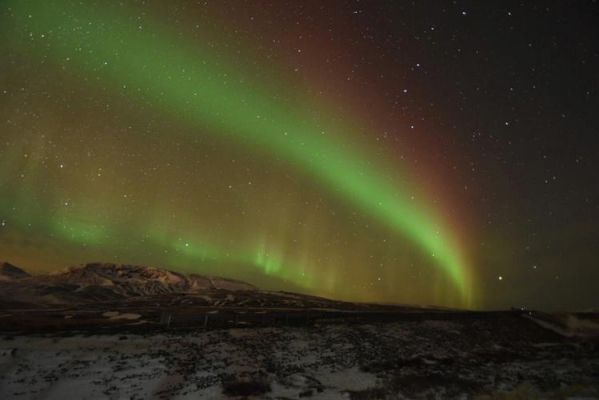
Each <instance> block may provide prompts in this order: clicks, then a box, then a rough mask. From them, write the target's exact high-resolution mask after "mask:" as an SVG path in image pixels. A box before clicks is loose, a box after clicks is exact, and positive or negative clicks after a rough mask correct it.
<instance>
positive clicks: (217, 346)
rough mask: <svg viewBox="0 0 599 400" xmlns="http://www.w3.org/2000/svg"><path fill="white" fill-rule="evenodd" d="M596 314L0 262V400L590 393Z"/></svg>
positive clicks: (125, 269) (596, 376)
mask: <svg viewBox="0 0 599 400" xmlns="http://www.w3.org/2000/svg"><path fill="white" fill-rule="evenodd" d="M598 338H599V317H598V315H597V314H596V313H578V314H571V313H570V314H567V313H562V314H545V313H540V312H533V311H528V310H511V311H499V312H472V311H458V310H447V309H434V308H422V307H399V306H385V305H376V304H355V303H347V302H340V301H334V300H328V299H323V298H320V297H314V296H306V295H301V294H294V293H286V292H268V291H261V290H259V289H257V288H255V287H254V286H252V285H249V284H247V283H244V282H238V281H233V280H228V279H223V278H215V277H204V276H200V275H185V274H180V273H176V272H171V271H166V270H162V269H158V268H149V267H138V266H128V265H113V264H87V265H84V266H80V267H75V268H71V269H68V270H66V271H64V272H61V273H58V274H52V275H44V276H30V275H29V274H28V273H26V272H25V271H23V270H21V269H19V268H18V267H15V266H14V265H10V264H8V263H4V264H2V265H0V399H65V398H78V399H79V398H81V399H84V398H85V399H220V398H225V399H226V398H231V399H242V398H255V399H300V398H314V399H446V398H447V399H537V398H547V399H571V400H574V399H577V400H581V399H587V400H588V399H599V339H598Z"/></svg>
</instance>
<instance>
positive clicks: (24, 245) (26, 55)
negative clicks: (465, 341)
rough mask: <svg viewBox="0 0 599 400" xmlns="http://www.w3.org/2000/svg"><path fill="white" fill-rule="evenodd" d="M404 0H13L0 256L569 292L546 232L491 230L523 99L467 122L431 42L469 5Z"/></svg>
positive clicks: (378, 294) (363, 285)
mask: <svg viewBox="0 0 599 400" xmlns="http://www.w3.org/2000/svg"><path fill="white" fill-rule="evenodd" d="M400 3H401V2H398V3H395V4H394V3H393V2H390V3H389V4H387V3H383V2H381V3H373V4H371V5H369V6H364V7H362V5H360V3H359V2H358V3H353V2H331V3H330V4H326V5H320V4H319V3H318V2H299V3H293V4H291V3H288V2H280V3H272V4H271V3H267V2H255V3H250V4H245V3H241V2H207V3H190V2H183V1H181V2H179V1H177V2H174V3H172V4H171V3H169V4H167V3H163V4H158V3H155V4H146V3H144V2H136V1H132V2H125V3H119V4H114V5H107V4H104V3H101V2H93V1H92V2H83V3H80V2H75V1H71V0H60V1H56V2H44V1H31V2H20V1H9V2H6V3H5V4H3V5H2V16H1V22H2V24H1V28H0V30H1V31H2V41H1V48H2V52H3V54H4V55H5V57H4V61H3V62H2V71H3V72H2V81H1V84H2V87H0V90H2V93H0V95H1V100H0V104H1V105H2V117H3V122H2V123H3V126H2V130H1V135H2V136H1V138H0V139H1V140H0V156H1V157H0V194H1V197H0V220H1V221H2V227H1V230H0V254H1V255H2V257H1V258H5V259H8V260H10V261H12V262H14V263H17V264H20V265H23V266H25V267H28V268H31V269H33V270H38V271H47V270H53V269H57V268H62V267H64V266H66V265H69V264H76V263H83V262H88V261H115V262H119V263H133V264H147V265H160V266H164V267H168V268H173V269H180V270H185V271H193V272H198V273H203V274H214V275H221V276H225V277H232V278H238V279H242V280H247V281H249V282H252V283H254V284H257V285H258V286H262V287H265V288H268V289H283V290H296V291H301V292H305V293H311V294H317V295H324V296H329V297H335V298H340V299H346V300H359V301H384V302H401V303H417V304H439V305H448V306H461V307H492V306H496V305H499V304H501V305H504V304H506V303H507V304H521V303H522V302H525V301H526V300H527V299H530V298H535V295H534V294H533V293H537V292H535V290H537V291H538V290H541V289H534V290H532V289H531V291H530V292H527V290H526V287H527V282H529V281H527V280H526V278H525V277H524V275H522V272H521V271H522V270H523V269H525V268H526V269H529V268H531V266H532V267H534V268H533V269H534V273H538V275H543V274H545V275H543V276H545V278H544V279H546V280H549V279H551V281H550V282H551V285H555V279H554V276H556V273H555V271H554V269H555V268H557V267H555V266H554V267H552V268H553V269H551V270H550V269H547V270H545V271H542V270H537V269H541V267H540V264H541V263H542V261H538V262H537V261H532V262H531V258H530V256H529V255H528V254H527V253H530V247H531V245H527V244H522V243H514V242H512V240H514V239H515V238H516V237H519V236H520V235H521V234H522V232H526V229H523V230H520V231H519V232H518V234H516V235H512V234H511V233H510V229H509V226H506V229H504V230H502V231H501V232H502V234H500V235H498V234H497V232H496V231H495V230H494V229H492V228H493V227H491V228H489V226H488V225H489V224H491V223H489V222H488V221H489V220H490V219H491V218H490V217H489V216H490V215H491V214H498V211H497V210H500V209H502V207H504V205H503V204H505V203H503V202H502V201H501V195H496V196H495V200H494V201H487V200H486V199H487V198H488V197H490V196H491V195H490V194H489V193H495V192H497V191H500V189H497V187H502V185H504V183H503V181H502V176H508V175H509V174H510V172H507V171H506V170H501V168H502V167H501V166H502V162H501V160H499V161H496V162H494V163H489V164H486V165H485V163H486V162H487V161H486V159H487V158H492V157H489V156H488V153H489V152H493V151H496V153H495V154H499V153H500V152H501V151H505V154H509V151H507V150H496V149H495V150H494V146H495V147H497V146H501V145H500V144H497V143H496V142H493V143H494V144H485V145H481V146H480V147H478V148H477V147H476V146H477V144H476V143H475V141H477V140H478V141H482V140H484V139H481V138H480V136H481V133H480V132H482V131H485V135H488V137H490V138H492V140H495V139H494V138H495V137H501V135H502V134H503V135H507V136H506V137H509V139H506V140H507V141H508V142H509V141H513V140H514V139H513V137H518V135H517V133H505V132H504V131H505V130H506V129H508V128H511V129H518V121H519V118H515V117H513V116H510V117H505V114H506V113H508V114H509V111H506V109H509V107H507V106H506V107H498V110H495V112H496V113H497V115H494V113H493V112H492V111H489V110H485V111H483V112H481V113H477V112H476V111H475V110H472V112H471V120H475V121H477V122H476V124H480V125H481V126H479V127H474V128H473V127H472V124H473V123H472V122H464V121H468V118H467V116H465V115H460V116H459V123H455V122H451V121H452V118H453V117H452V116H451V112H452V111H451V110H450V108H451V106H452V104H454V103H456V102H457V100H455V101H452V100H451V96H452V94H453V95H454V96H457V97H460V96H461V95H460V94H459V90H458V91H457V92H455V91H452V92H448V91H445V90H444V89H443V88H444V86H443V85H440V86H437V87H435V88H434V89H433V90H431V88H432V86H430V87H429V86H427V84H426V82H427V79H429V78H428V76H430V75H433V76H434V75H435V74H438V76H439V77H440V76H442V75H443V74H451V71H448V70H447V68H442V65H448V64H447V63H444V61H443V58H444V56H443V55H442V54H441V53H442V52H441V53H439V50H438V48H436V47H435V46H438V45H437V42H436V41H437V40H438V41H440V42H442V41H443V40H445V39H446V37H442V38H438V39H435V38H434V37H433V38H432V39H431V36H430V35H433V34H434V33H435V32H436V31H435V29H437V31H438V30H439V29H443V28H442V27H445V29H447V30H450V29H452V27H453V26H454V25H453V24H455V26H460V28H459V29H467V28H464V27H463V26H462V25H460V24H459V23H458V22H457V21H458V20H459V19H460V18H462V19H466V18H469V17H470V15H471V14H472V13H473V11H469V12H466V11H464V9H463V8H460V7H457V6H451V7H447V8H444V9H443V10H444V11H443V13H441V12H440V11H439V13H433V14H439V16H438V18H441V20H442V21H445V22H444V23H441V22H439V23H428V21H427V22H426V24H425V23H424V22H421V23H417V24H416V23H415V21H424V20H425V19H426V18H428V17H426V18H425V17H424V16H423V17H422V19H418V18H416V16H415V15H412V14H416V13H418V15H420V13H422V12H423V11H422V10H421V8H420V7H416V6H415V5H414V4H413V3H412V2H405V4H403V5H398V4H400ZM479 11H480V10H479ZM495 11H496V12H497V13H500V12H503V10H495ZM510 13H511V11H510ZM442 14H451V15H452V16H451V17H448V16H443V15H442ZM364 15H369V17H365V16H364ZM510 15H511V14H510ZM430 18H433V19H434V18H436V17H434V16H433V17H430ZM443 18H445V19H443ZM454 18H455V19H456V21H454V20H453V19H454ZM460 23H462V22H460ZM417 29H421V30H422V32H423V33H422V34H419V33H417V32H416V30H417ZM459 32H462V31H461V30H460V31H459ZM464 35H466V33H465V32H464ZM454 36H455V35H454ZM423 38H426V39H423ZM421 41H422V42H427V43H428V47H427V46H426V45H424V44H419V43H420V42H421ZM431 41H432V42H433V43H434V44H430V43H431ZM427 50H428V51H427ZM461 52H462V50H460V51H459V52H458V53H461ZM414 59H422V61H421V62H416V61H414ZM595 61H596V59H595ZM455 63H456V64H455V65H458V62H457V61H456V62H455ZM449 65H451V64H449ZM466 67H467V66H466ZM465 71H466V68H464V69H463V70H462V71H460V73H458V74H457V75H458V76H462V74H463V73H465ZM460 79H468V77H467V76H462V78H460ZM419 84H420V85H419ZM476 85H477V84H473V86H476ZM458 86H460V85H458ZM464 86H466V87H467V88H464V89H461V90H463V91H466V90H469V89H468V88H470V86H469V85H464ZM514 86H516V85H515V84H514ZM510 87H511V86H509V84H508V86H507V89H506V91H507V92H508V93H509V92H510V89H509V88H510ZM472 90H474V89H472ZM512 91H513V88H512ZM456 93H458V94H456ZM462 93H463V92H462ZM460 101H461V100H460ZM472 101H474V100H472ZM437 103H439V104H441V105H443V104H445V105H447V108H445V109H443V108H442V107H441V108H440V107H436V106H435V104H437ZM483 104H484V103H483ZM425 106H426V107H429V109H425V110H423V107H425ZM470 106H471V107H474V105H473V104H470ZM547 108H549V106H547ZM512 111H513V110H512ZM483 118H485V119H484V120H485V121H487V122H486V123H481V122H480V121H481V120H482V119H483ZM520 119H522V120H526V118H520ZM476 124H475V125H476ZM512 125H516V128H513V127H512ZM521 125H524V124H521ZM521 129H523V128H521ZM583 129H584V128H583ZM458 131H459V133H456V132H458ZM473 132H474V133H473ZM511 135H515V136H513V137H512V136H511ZM530 140H531V141H533V139H532V138H531V139H530ZM489 143H491V142H489ZM526 146H529V145H526ZM526 146H525V147H526ZM530 146H532V144H531V145H530ZM584 151H585V150H583V152H584ZM574 152H575V153H576V154H575V155H574V156H573V157H574V158H576V159H578V160H579V161H578V162H579V163H580V162H582V163H586V162H588V158H586V157H583V156H582V155H581V153H580V151H579V150H577V149H576V150H574ZM545 153H549V152H544V155H545V156H547V154H545ZM523 159H524V158H523ZM559 162H561V159H560V160H559ZM477 164H482V167H480V168H477V166H476V165H477ZM485 168H486V170H487V171H488V175H487V176H486V177H484V176H483V177H478V178H474V177H473V175H474V174H475V173H477V172H478V170H479V169H485ZM503 168H510V167H503ZM524 168H526V166H525V167H524ZM498 171H499V172H498ZM501 171H502V172H501ZM556 174H557V173H555V172H551V173H550V174H549V179H550V180H557V178H554V176H556ZM486 180H490V181H491V184H485V183H482V181H486ZM543 180H544V179H543ZM477 182H479V183H480V185H481V187H477V186H476V183H477ZM493 184H495V186H494V185H493ZM556 184H557V183H556ZM473 185H474V186H473ZM483 186H485V187H486V188H487V189H488V190H483V188H482V187H483ZM501 190H504V192H502V193H504V194H505V195H508V194H510V190H509V189H503V187H502V189H501ZM578 190H579V192H577V193H576V195H577V196H579V195H581V196H583V197H584V196H587V197H588V193H586V192H584V190H585V189H584V187H580V186H579V189H578ZM583 192H584V193H583ZM512 194H513V193H512ZM546 196H547V195H546ZM525 197H526V196H525ZM510 201H513V200H510ZM508 203H509V202H508ZM513 208H517V207H516V206H514V207H513ZM524 208H526V206H524ZM594 210H596V207H595V209H594ZM594 212H596V211H594ZM517 214H518V213H517V212H514V213H513V214H512V215H510V216H509V217H508V218H505V220H504V221H514V220H515V219H516V217H518V218H522V219H524V220H525V219H526V217H522V215H517ZM533 214H534V212H533ZM497 218H499V217H497ZM531 218H532V217H531ZM535 231H537V230H536V229H535ZM524 235H526V234H525V233H524ZM535 236H536V235H535ZM535 240H536V239H535ZM546 242H547V243H549V242H548V240H546ZM488 243H491V247H492V248H491V250H488V246H489V244H488ZM506 243H508V244H506ZM552 243H553V242H552ZM526 246H528V247H529V250H525V251H524V253H523V254H521V255H520V256H511V255H509V254H513V253H514V248H515V247H523V248H526ZM535 251H536V250H535ZM491 256H492V260H491V259H490V257H491ZM585 257H586V256H585ZM538 265H539V266H538ZM517 271H519V272H517ZM585 271H587V270H586V269H585ZM510 272H513V274H514V275H518V274H519V278H517V279H516V278H514V280H511V282H516V283H511V284H510V283H509V282H510V279H509V278H510ZM587 273H591V274H592V273H593V272H590V270H588V271H587ZM557 275H559V273H558V274H557ZM504 276H505V279H504ZM498 277H500V279H498ZM518 279H520V280H519V281H518ZM528 279H533V278H531V277H528ZM535 279H536V278H535ZM562 279H563V278H562ZM518 282H519V283H518ZM505 284H507V285H510V290H508V293H503V292H502V290H504V289H502V287H501V285H504V286H505ZM514 285H515V286H514ZM533 286H535V285H533ZM540 287H541V288H542V287H547V286H542V285H541V286H540ZM523 292H524V293H525V294H522V293H523ZM527 293H528V294H527ZM489 297H490V299H489ZM584 299H587V298H586V297H585V298H584ZM571 301H572V304H586V303H585V301H587V300H580V301H579V300H576V299H573V300H571ZM541 303H542V302H540V303H539V304H541Z"/></svg>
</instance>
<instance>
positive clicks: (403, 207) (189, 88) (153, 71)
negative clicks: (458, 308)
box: [12, 1, 470, 298]
mask: <svg viewBox="0 0 599 400" xmlns="http://www.w3.org/2000/svg"><path fill="white" fill-rule="evenodd" d="M12 5H13V6H14V9H15V10H16V14H17V18H18V23H19V26H20V29H21V31H22V33H23V40H24V43H26V44H27V46H28V47H33V48H35V49H36V52H38V53H41V54H42V55H48V56H51V57H53V58H54V59H56V60H60V62H63V61H64V60H66V59H68V60H69V63H74V64H76V65H77V66H78V67H79V68H80V69H81V70H82V71H85V72H86V73H87V74H89V75H90V76H92V77H95V78H97V79H98V80H99V81H100V82H103V84H110V85H113V86H114V87H115V89H116V88H118V89H119V90H123V89H122V88H123V87H125V88H127V89H125V92H126V94H127V95H129V96H131V97H136V98H140V99H144V100H145V101H147V100H151V102H153V103H154V104H156V105H158V107H159V109H160V110H161V111H162V112H164V113H165V114H170V115H171V116H173V117H176V118H177V119H179V120H186V121H187V122H188V123H189V124H190V125H192V126H197V127H201V128H202V132H218V133H219V134H220V135H222V136H224V137H227V138H230V139H232V140H234V141H235V142H238V143H239V144H242V145H246V146H253V147H256V148H259V149H265V150H267V151H268V152H270V153H271V154H273V155H276V156H277V157H279V158H282V159H284V160H285V161H287V162H288V163H290V164H292V165H294V166H295V167H296V168H298V169H300V170H302V171H305V172H307V173H309V174H311V175H312V176H314V177H315V178H317V179H318V180H319V181H320V183H321V184H322V186H323V187H326V188H327V189H329V190H330V191H332V192H334V193H336V194H337V195H339V196H340V197H342V198H343V199H345V200H346V201H347V202H349V203H350V204H353V205H354V206H355V207H357V208H359V209H360V210H361V211H362V212H364V213H366V214H368V215H370V216H371V217H372V218H375V219H376V220H378V221H379V222H381V223H383V224H387V225H388V226H390V227H392V228H393V229H394V230H396V231H397V232H398V233H400V234H402V235H405V236H406V237H408V238H410V239H411V240H412V241H413V242H414V243H415V244H417V245H418V246H419V247H420V249H421V250H422V251H424V252H425V253H427V254H429V255H430V257H432V258H434V259H435V260H436V265H438V266H439V267H440V268H441V269H442V270H443V271H444V272H445V273H446V274H447V275H448V276H449V277H450V279H451V281H452V282H453V284H454V285H455V287H456V288H457V289H458V290H459V292H460V293H461V294H462V296H463V297H464V298H467V297H468V296H469V290H470V288H469V276H468V273H467V271H466V269H465V266H464V265H463V263H462V261H461V259H460V257H459V255H458V251H457V249H455V247H454V246H453V245H452V243H451V241H450V240H449V238H448V237H447V236H446V235H444V234H442V233H439V230H440V227H439V224H437V223H436V222H435V221H433V220H431V219H430V218H429V217H428V216H427V213H426V211H425V209H424V208H423V207H418V206H416V205H415V204H414V203H413V202H412V201H411V200H409V195H407V194H406V193H402V190H401V189H400V188H398V187H397V185H394V184H393V183H392V182H391V181H390V180H388V179H385V178H384V174H385V172H384V171H381V170H378V169H377V168H375V167H373V166H372V165H371V164H370V163H369V161H368V160H367V159H365V158H364V157H362V156H361V155H360V154H359V153H358V151H357V149H351V146H349V144H348V143H345V142H343V141H340V140H339V138H340V137H343V135H341V134H342V133H345V132H348V131H351V128H349V127H347V126H341V125H339V126H336V127H333V129H332V130H330V129H323V126H322V125H321V124H319V123H318V122H316V121H314V120H313V119H311V118H310V117H309V113H301V112H299V111H298V110H297V108H294V107H292V106H291V105H289V104H285V103H284V102H282V101H281V100H280V99H278V98H277V97H278V93H277V92H276V91H273V90H272V89H271V90H270V91H269V90H268V87H269V86H271V85H269V84H266V83H262V84H259V83H258V84H256V83H251V82H249V81H248V80H247V77H246V76H244V73H243V68H242V67H239V68H235V66H234V65H233V64H231V63H228V64H227V63H226V62H225V63H223V62H222V60H221V58H220V57H219V56H217V55H216V54H213V52H212V51H211V50H210V49H208V48H202V47H201V44H198V43H193V45H192V44H191V43H189V44H187V43H184V42H181V40H180V38H178V37H175V36H174V35H170V34H169V33H168V32H167V31H166V30H163V29H160V28H159V27H156V26H150V25H148V24H147V22H146V23H145V25H144V28H143V29H139V28H138V26H137V25H136V24H134V23H132V22H131V21H133V19H132V18H129V17H127V15H126V13H124V12H123V11H124V10H123V9H121V10H117V9H112V8H111V7H109V6H105V5H102V7H90V6H89V5H87V4H86V3H83V4H75V3H72V2H69V1H53V2H48V1H31V2H24V1H23V2H22V1H19V2H13V3H12ZM327 128H328V127H327ZM323 130H324V131H326V132H331V131H332V134H328V133H327V134H325V135H323V134H321V132H322V131H323ZM333 135H334V136H333ZM67 230H68V231H71V232H75V231H76V232H79V233H77V234H76V236H77V235H80V236H88V237H89V238H90V239H92V238H93V237H94V236H98V237H99V233H93V232H91V231H89V232H87V233H81V232H84V231H85V229H83V230H82V229H79V228H77V227H75V226H73V227H71V228H67ZM177 246H178V247H176V248H177V249H178V250H179V251H180V252H182V253H185V254H188V255H189V256H191V257H197V258H200V259H203V258H206V257H222V255H223V254H222V253H221V252H218V251H216V252H213V251H207V250H204V249H200V250H194V249H188V248H180V246H179V245H177ZM242 258H244V259H245V258H249V259H250V260H251V261H252V263H254V264H256V265H259V266H261V267H262V268H264V271H265V273H267V274H271V273H272V274H276V273H278V272H279V271H280V270H281V269H282V268H283V266H282V264H281V263H280V262H278V261H277V260H276V259H272V258H271V257H270V256H268V255H267V254H266V252H265V251H263V250H258V251H257V252H255V253H254V254H250V255H248V256H247V257H246V256H244V257H242Z"/></svg>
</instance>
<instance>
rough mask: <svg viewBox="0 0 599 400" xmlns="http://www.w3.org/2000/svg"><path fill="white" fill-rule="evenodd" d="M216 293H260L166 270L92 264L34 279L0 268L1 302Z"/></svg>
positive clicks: (220, 280) (242, 285)
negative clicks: (219, 291)
mask: <svg viewBox="0 0 599 400" xmlns="http://www.w3.org/2000/svg"><path fill="white" fill-rule="evenodd" d="M214 290H225V291H231V292H235V291H256V290H257V288H256V287H255V286H253V285H251V284H249V283H245V282H241V281H236V280H232V279H226V278H220V277H208V276H202V275H196V274H190V275H187V274H183V273H178V272H173V271H168V270H165V269H160V268H154V267H145V266H136V265H121V264H103V263H90V264H86V265H82V266H78V267H71V268H69V269H67V270H65V271H64V272H59V273H53V274H49V275H37V276H31V275H29V274H28V273H26V272H25V271H23V270H22V269H20V268H18V267H15V266H14V265H11V264H9V263H3V264H2V265H1V266H0V300H2V301H4V302H6V301H9V302H24V303H34V304H40V303H50V304H56V303H80V302H94V301H108V300H117V299H126V298H136V297H152V296H159V295H165V294H200V293H205V292H208V291H214Z"/></svg>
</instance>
